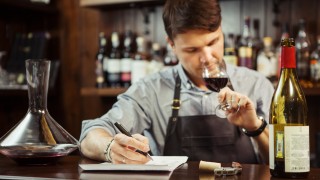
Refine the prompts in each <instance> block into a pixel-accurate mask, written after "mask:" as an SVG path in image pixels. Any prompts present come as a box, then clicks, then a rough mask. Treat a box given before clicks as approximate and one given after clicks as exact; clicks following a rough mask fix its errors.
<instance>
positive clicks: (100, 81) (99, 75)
mask: <svg viewBox="0 0 320 180" xmlns="http://www.w3.org/2000/svg"><path fill="white" fill-rule="evenodd" d="M106 45H107V39H106V37H105V35H104V32H100V33H99V50H98V52H97V55H96V70H95V72H96V87H97V88H102V87H104V83H105V80H104V75H103V59H104V56H105V50H106Z"/></svg>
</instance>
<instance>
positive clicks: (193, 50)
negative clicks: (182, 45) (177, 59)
mask: <svg viewBox="0 0 320 180" xmlns="http://www.w3.org/2000/svg"><path fill="white" fill-rule="evenodd" d="M185 51H186V52H187V53H193V52H196V51H197V49H196V48H190V49H186V50H185Z"/></svg>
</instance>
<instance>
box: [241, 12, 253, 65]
mask: <svg viewBox="0 0 320 180" xmlns="http://www.w3.org/2000/svg"><path fill="white" fill-rule="evenodd" d="M238 56H239V62H238V63H239V66H245V67H247V68H250V69H254V65H255V62H254V60H253V57H252V36H251V32H250V17H249V16H246V17H245V19H244V26H243V32H242V36H241V39H240V45H239V48H238Z"/></svg>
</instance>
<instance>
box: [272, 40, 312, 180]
mask: <svg viewBox="0 0 320 180" xmlns="http://www.w3.org/2000/svg"><path fill="white" fill-rule="evenodd" d="M281 46H282V50H281V75H280V78H279V82H278V85H277V88H276V90H275V92H274V94H273V97H272V101H271V106H270V116H269V117H270V119H269V165H270V172H271V175H272V176H273V177H283V178H306V177H307V176H308V175H309V172H310V147H309V125H308V124H309V122H308V118H307V110H308V108H307V102H306V99H305V96H304V93H303V91H302V89H301V86H300V84H299V80H298V77H297V74H296V63H295V42H294V39H293V38H287V39H283V40H281Z"/></svg>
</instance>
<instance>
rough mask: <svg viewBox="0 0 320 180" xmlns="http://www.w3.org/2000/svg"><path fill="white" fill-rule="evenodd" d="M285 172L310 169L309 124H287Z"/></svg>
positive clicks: (285, 130) (285, 134)
mask: <svg viewBox="0 0 320 180" xmlns="http://www.w3.org/2000/svg"><path fill="white" fill-rule="evenodd" d="M284 145H285V152H284V153H285V172H308V171H310V152H309V126H285V127H284Z"/></svg>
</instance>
